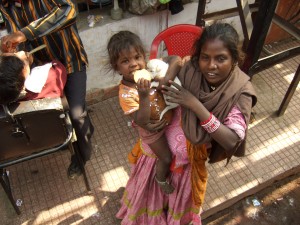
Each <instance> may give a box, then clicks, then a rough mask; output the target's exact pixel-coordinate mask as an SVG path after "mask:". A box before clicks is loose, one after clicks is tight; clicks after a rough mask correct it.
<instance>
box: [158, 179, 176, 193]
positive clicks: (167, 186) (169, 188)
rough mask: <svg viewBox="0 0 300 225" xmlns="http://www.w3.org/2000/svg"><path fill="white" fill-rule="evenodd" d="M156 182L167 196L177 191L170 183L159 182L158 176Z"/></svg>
mask: <svg viewBox="0 0 300 225" xmlns="http://www.w3.org/2000/svg"><path fill="white" fill-rule="evenodd" d="M155 181H156V182H157V184H158V185H159V186H160V187H161V189H162V191H163V192H164V193H165V194H167V195H168V194H171V193H173V191H174V190H175V188H174V187H173V186H172V185H171V184H170V183H169V182H168V181H159V180H157V178H156V176H155Z"/></svg>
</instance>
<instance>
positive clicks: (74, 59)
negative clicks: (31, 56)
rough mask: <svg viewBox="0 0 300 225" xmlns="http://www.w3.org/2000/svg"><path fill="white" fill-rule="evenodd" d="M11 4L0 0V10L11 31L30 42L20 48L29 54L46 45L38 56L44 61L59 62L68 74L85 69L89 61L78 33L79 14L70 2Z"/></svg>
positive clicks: (31, 0)
mask: <svg viewBox="0 0 300 225" xmlns="http://www.w3.org/2000/svg"><path fill="white" fill-rule="evenodd" d="M13 2H14V1H13ZM9 3H11V1H8V3H7V1H3V0H0V11H1V13H2V15H3V17H4V18H5V20H6V27H7V29H8V31H9V32H15V31H17V30H21V31H22V32H23V33H24V34H25V36H26V38H27V39H28V40H29V41H30V44H31V46H22V47H21V48H23V49H24V50H26V51H30V50H31V49H32V48H35V47H38V46H40V45H42V44H46V45H47V48H46V49H43V50H41V51H38V52H36V53H35V56H36V57H37V58H38V59H39V60H41V61H42V62H49V60H54V59H57V60H59V61H61V62H62V63H63V64H64V65H65V67H66V69H67V72H68V74H70V73H73V72H78V71H82V70H83V69H84V68H83V66H84V65H85V64H88V59H87V55H86V52H85V50H84V48H83V44H82V42H81V39H80V37H79V34H78V31H77V26H76V11H75V6H74V4H73V3H72V1H71V0H40V1H37V0H26V1H21V7H19V6H18V5H16V4H9ZM26 44H28V43H26ZM23 49H19V50H23Z"/></svg>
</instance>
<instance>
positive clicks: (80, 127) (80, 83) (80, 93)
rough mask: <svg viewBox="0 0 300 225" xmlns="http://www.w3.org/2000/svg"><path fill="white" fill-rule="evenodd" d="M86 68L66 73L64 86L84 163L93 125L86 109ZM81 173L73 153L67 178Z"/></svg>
mask: <svg viewBox="0 0 300 225" xmlns="http://www.w3.org/2000/svg"><path fill="white" fill-rule="evenodd" d="M86 80H87V75H86V70H84V71H80V72H74V73H71V74H68V79H67V83H66V86H65V94H66V97H67V100H68V103H69V108H70V116H71V120H72V124H73V127H74V129H75V133H76V136H77V143H78V147H79V152H80V155H81V158H82V160H83V163H84V164H85V163H86V162H87V161H88V160H89V159H90V157H91V152H92V146H91V143H90V138H91V136H92V134H93V132H94V127H93V125H92V123H91V121H90V118H89V116H88V113H87V109H86V102H85V96H86ZM80 174H81V170H80V166H79V163H78V162H77V159H76V157H75V156H74V155H73V156H72V158H71V164H70V166H69V168H68V176H69V178H71V179H72V178H75V177H76V176H78V175H80Z"/></svg>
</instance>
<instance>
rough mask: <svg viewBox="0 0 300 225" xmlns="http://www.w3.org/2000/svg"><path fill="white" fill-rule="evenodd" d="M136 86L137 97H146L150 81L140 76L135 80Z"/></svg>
mask: <svg viewBox="0 0 300 225" xmlns="http://www.w3.org/2000/svg"><path fill="white" fill-rule="evenodd" d="M136 88H137V90H138V93H139V97H140V98H141V97H148V96H149V92H150V81H149V80H147V79H144V78H140V79H139V80H138V82H137V85H136Z"/></svg>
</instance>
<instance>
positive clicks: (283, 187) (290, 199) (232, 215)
mask: <svg viewBox="0 0 300 225" xmlns="http://www.w3.org/2000/svg"><path fill="white" fill-rule="evenodd" d="M202 224H203V225H238V224H242V225H300V173H297V174H295V175H292V176H290V177H287V178H285V179H282V180H280V181H277V182H275V183H274V184H272V185H271V186H269V187H267V188H266V189H264V190H262V191H260V192H258V193H256V194H255V195H252V196H249V197H247V198H245V199H242V200H240V201H239V202H237V203H235V204H234V205H232V206H231V207H229V208H226V209H225V210H223V211H220V212H218V213H216V214H214V215H212V216H210V217H208V218H206V219H204V220H203V222H202Z"/></svg>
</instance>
